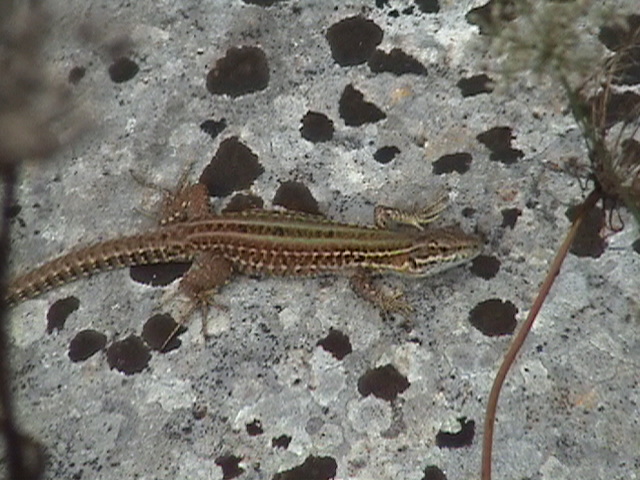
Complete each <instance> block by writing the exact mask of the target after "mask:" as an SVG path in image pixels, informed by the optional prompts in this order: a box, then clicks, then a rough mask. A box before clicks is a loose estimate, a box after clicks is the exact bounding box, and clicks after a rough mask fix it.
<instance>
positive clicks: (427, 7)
mask: <svg viewBox="0 0 640 480" xmlns="http://www.w3.org/2000/svg"><path fill="white" fill-rule="evenodd" d="M413 1H414V2H415V4H416V5H417V6H418V8H419V9H420V11H421V12H422V13H438V12H439V11H440V4H439V3H438V0H413Z"/></svg>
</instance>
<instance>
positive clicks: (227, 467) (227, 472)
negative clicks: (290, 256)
mask: <svg viewBox="0 0 640 480" xmlns="http://www.w3.org/2000/svg"><path fill="white" fill-rule="evenodd" d="M215 461H216V465H218V466H219V467H220V468H222V480H230V479H231V478H236V477H239V476H240V475H242V474H243V473H244V468H242V467H240V462H241V461H242V458H241V457H236V456H235V455H221V456H220V457H218V458H216V460H215Z"/></svg>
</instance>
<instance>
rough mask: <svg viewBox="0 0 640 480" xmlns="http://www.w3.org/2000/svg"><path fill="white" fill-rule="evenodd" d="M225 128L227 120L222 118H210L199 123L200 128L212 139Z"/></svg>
mask: <svg viewBox="0 0 640 480" xmlns="http://www.w3.org/2000/svg"><path fill="white" fill-rule="evenodd" d="M225 128H227V121H226V120H225V119H224V118H221V119H220V121H216V120H214V119H212V118H210V119H208V120H205V121H204V122H202V123H201V124H200V130H202V131H203V132H204V133H206V134H207V135H209V136H210V137H211V139H212V140H213V139H215V138H216V137H217V136H218V135H220V133H221V132H222V131H223V130H224V129H225Z"/></svg>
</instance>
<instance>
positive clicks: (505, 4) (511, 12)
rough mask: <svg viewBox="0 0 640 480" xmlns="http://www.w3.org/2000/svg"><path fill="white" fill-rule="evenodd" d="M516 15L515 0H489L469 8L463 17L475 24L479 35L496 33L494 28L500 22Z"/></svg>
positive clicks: (497, 26)
mask: <svg viewBox="0 0 640 480" xmlns="http://www.w3.org/2000/svg"><path fill="white" fill-rule="evenodd" d="M494 8H495V9H496V11H495V14H494ZM517 16H518V14H517V7H516V2H515V0H507V1H504V0H490V1H489V2H487V3H485V4H484V5H481V6H479V7H476V8H472V9H471V10H469V11H468V12H467V14H466V15H465V19H466V20H467V23H470V24H471V25H476V26H477V27H478V28H479V29H480V35H490V34H491V33H497V32H496V28H499V26H500V24H501V23H506V22H511V21H513V20H515V19H516V18H517ZM496 20H497V23H496Z"/></svg>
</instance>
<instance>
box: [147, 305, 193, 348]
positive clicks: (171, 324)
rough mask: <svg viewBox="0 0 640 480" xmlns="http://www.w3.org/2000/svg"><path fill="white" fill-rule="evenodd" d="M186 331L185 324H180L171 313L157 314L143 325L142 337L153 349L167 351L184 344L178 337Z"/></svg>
mask: <svg viewBox="0 0 640 480" xmlns="http://www.w3.org/2000/svg"><path fill="white" fill-rule="evenodd" d="M186 331H187V329H186V328H185V327H184V325H178V323H177V322H176V321H175V320H174V319H173V317H172V316H171V315H168V314H166V313H162V314H156V315H153V316H152V317H150V318H149V319H148V320H147V321H146V322H145V324H144V326H143V327H142V339H143V340H144V341H145V342H146V343H147V345H149V346H150V347H151V349H152V350H156V351H160V349H162V353H167V352H170V351H171V350H175V349H176V348H178V347H179V346H180V345H181V344H182V342H181V341H180V339H179V338H178V337H179V336H180V335H182V334H183V333H184V332H186ZM167 339H168V340H169V341H168V342H167ZM165 343H166V345H165ZM163 346H164V348H163Z"/></svg>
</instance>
